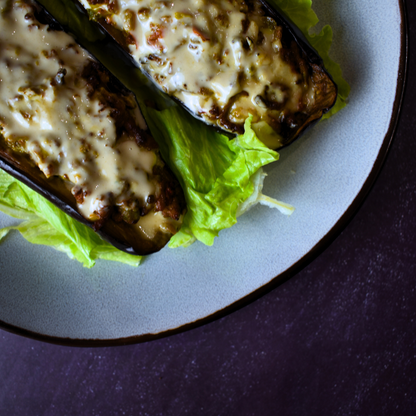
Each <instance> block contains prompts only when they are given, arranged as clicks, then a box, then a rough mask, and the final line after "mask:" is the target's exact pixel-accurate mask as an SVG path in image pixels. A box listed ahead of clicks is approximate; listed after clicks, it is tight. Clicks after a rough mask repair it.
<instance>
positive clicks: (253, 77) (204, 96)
mask: <svg viewBox="0 0 416 416" xmlns="http://www.w3.org/2000/svg"><path fill="white" fill-rule="evenodd" d="M80 2H81V3H82V4H83V6H84V7H85V8H86V9H87V10H89V12H90V13H91V14H92V16H93V17H94V18H96V19H99V18H104V19H105V21H106V23H107V24H110V25H112V26H114V27H116V28H117V29H119V30H121V31H123V32H124V33H125V35H126V40H127V43H129V49H130V53H131V55H132V56H133V57H134V58H135V60H136V61H137V62H138V64H139V65H140V66H141V68H142V69H143V70H144V71H145V72H147V73H148V74H150V75H151V77H152V78H153V79H154V80H155V82H156V83H157V84H158V85H159V86H160V88H161V89H163V90H164V91H165V92H167V93H168V94H170V95H173V96H175V97H176V98H178V99H179V100H181V101H182V102H183V103H184V104H185V105H186V106H187V107H188V108H189V109H190V110H191V111H192V112H193V113H195V114H198V115H200V116H201V117H202V118H203V119H204V120H205V121H206V122H208V123H210V124H220V125H221V123H222V124H223V125H222V126H221V127H223V128H225V129H229V130H233V127H230V128H227V125H226V124H227V123H226V122H225V124H224V120H222V121H221V120H218V112H220V113H224V112H225V113H226V114H227V120H228V121H230V122H231V124H232V123H239V124H242V123H243V122H244V120H245V119H246V118H247V117H248V114H249V113H251V114H252V115H253V116H254V122H259V121H261V120H262V119H263V118H264V119H265V121H267V122H268V121H269V120H268V119H267V118H266V113H267V112H269V113H270V111H275V113H276V114H274V117H276V118H277V117H279V114H280V111H281V109H282V108H283V107H284V109H285V110H286V111H289V112H291V113H295V112H297V111H300V110H304V109H305V108H308V107H311V106H312V105H313V103H314V94H315V92H314V87H313V85H312V84H311V83H305V82H304V80H303V79H302V76H301V74H300V73H299V71H296V70H294V69H293V67H292V66H291V65H290V63H288V62H287V59H285V58H284V56H283V54H282V53H280V52H281V50H282V43H281V28H280V27H278V26H277V24H276V22H275V21H274V20H273V19H272V18H270V17H266V16H265V15H264V11H263V9H262V6H261V4H260V3H259V2H258V1H251V2H250V5H251V6H252V7H251V9H250V10H248V9H247V6H245V3H244V2H243V1H242V0H210V1H208V0H171V1H155V0H122V1H121V0H102V1H96V0H94V1H92V0H80ZM97 3H98V4H97ZM100 3H101V4H100ZM245 9H247V10H245ZM242 10H244V12H242ZM270 103H272V104H270ZM276 110H277V111H276Z"/></svg>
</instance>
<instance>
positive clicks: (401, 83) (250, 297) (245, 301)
mask: <svg viewBox="0 0 416 416" xmlns="http://www.w3.org/2000/svg"><path fill="white" fill-rule="evenodd" d="M398 2H399V8H400V15H401V36H400V39H401V47H400V59H399V70H398V78H397V88H396V96H395V99H394V104H393V110H392V113H391V118H390V123H389V128H388V130H387V133H386V135H385V137H384V139H383V143H382V145H381V147H380V150H379V152H378V155H377V157H376V159H375V161H374V165H373V167H372V169H371V171H370V173H369V175H368V176H367V178H366V180H365V182H364V184H363V186H362V187H361V189H360V191H359V192H358V193H357V195H356V197H355V198H354V200H353V201H352V202H351V204H350V205H349V207H348V208H347V209H346V210H345V212H344V213H343V215H342V216H341V217H340V218H339V219H338V221H337V222H336V223H335V224H334V226H333V227H332V228H331V229H330V230H329V231H328V232H327V233H326V234H325V235H324V236H323V237H322V238H321V239H320V240H319V241H318V242H317V243H316V244H315V245H314V246H313V247H312V248H311V249H310V250H309V251H308V253H306V254H305V255H304V256H303V257H301V258H300V259H299V260H298V261H297V262H296V263H294V264H292V265H291V266H290V267H289V268H288V269H287V270H285V271H284V272H282V273H280V274H279V275H277V276H275V277H274V278H273V279H271V280H270V281H269V282H268V283H266V284H264V285H263V286H260V287H259V288H257V289H256V290H254V291H252V292H250V293H248V294H246V295H245V296H243V297H242V298H240V299H238V300H236V301H235V302H233V303H231V304H230V305H227V306H226V307H224V308H222V309H219V310H217V311H215V312H214V313H212V314H210V315H208V316H205V317H203V318H200V319H197V320H196V321H193V322H189V323H186V324H184V325H180V326H178V327H176V328H172V329H168V330H165V331H161V332H157V333H148V334H142V335H132V336H129V337H122V338H110V339H98V338H91V339H83V338H65V337H57V336H52V335H45V334H41V333H38V332H35V331H31V330H28V329H25V328H21V327H19V326H16V325H12V324H9V323H7V322H4V321H2V320H1V319H0V329H2V330H4V331H7V332H10V333H13V334H16V335H20V336H23V337H26V338H31V339H34V340H36V341H42V342H46V343H49V344H55V345H62V346H69V347H85V348H91V347H109V346H122V345H131V344H139V343H144V342H149V341H153V340H157V339H161V338H166V337H169V336H172V335H175V334H179V333H182V332H185V331H188V330H191V329H195V328H198V327H201V326H203V325H206V324H209V323H211V322H213V321H215V320H217V319H219V318H222V317H224V316H226V315H229V314H231V313H233V312H235V311H237V310H239V309H241V308H243V307H245V306H247V305H249V304H250V303H252V302H254V301H256V300H257V299H259V298H260V297H262V296H264V295H265V294H267V293H269V292H271V291H272V290H273V289H275V288H277V287H278V286H280V285H281V284H283V283H284V282H286V281H287V280H289V279H290V278H292V277H293V276H295V275H296V274H297V273H299V272H300V271H301V270H302V269H304V268H305V267H306V266H308V265H309V264H310V263H311V262H312V261H313V260H315V259H316V258H317V257H318V256H319V255H320V254H321V253H323V252H324V251H325V249H326V248H328V247H329V246H330V245H331V243H332V242H333V241H334V240H335V239H336V238H337V237H338V236H339V235H340V234H341V232H342V231H343V230H344V229H345V228H346V226H347V225H348V224H349V223H350V221H351V220H352V219H353V218H354V216H355V215H356V214H357V212H358V211H359V209H360V208H361V206H362V205H363V203H364V201H365V199H366V198H367V196H368V195H369V193H370V191H371V189H372V187H373V186H374V184H375V182H376V180H377V178H378V176H379V174H380V172H381V169H382V167H383V166H384V162H385V160H386V158H387V156H388V153H389V151H390V148H391V144H392V142H393V139H394V136H395V133H396V130H397V126H398V123H399V119H400V114H401V109H402V105H403V97H404V94H405V86H406V80H407V74H408V58H409V57H408V54H409V33H408V21H407V10H406V3H405V0H398Z"/></svg>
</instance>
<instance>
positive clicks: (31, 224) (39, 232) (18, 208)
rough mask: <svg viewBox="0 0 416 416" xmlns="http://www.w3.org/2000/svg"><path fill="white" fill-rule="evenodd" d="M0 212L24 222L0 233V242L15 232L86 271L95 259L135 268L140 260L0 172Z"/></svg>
mask: <svg viewBox="0 0 416 416" xmlns="http://www.w3.org/2000/svg"><path fill="white" fill-rule="evenodd" d="M0 210H1V211H3V212H5V213H6V214H8V215H10V216H12V217H14V218H18V219H22V220H24V221H23V222H21V223H20V224H18V225H16V226H11V227H6V228H3V229H2V230H0V240H1V239H2V238H3V237H5V236H6V235H7V234H8V233H9V232H10V231H12V230H17V231H19V232H20V233H21V234H22V236H23V237H24V238H25V239H26V240H28V241H29V242H30V243H33V244H42V245H46V246H50V247H53V248H55V249H56V250H59V251H62V252H64V253H66V254H67V255H68V256H69V257H70V258H72V259H75V260H78V261H79V262H81V263H82V264H83V265H84V266H85V267H88V268H90V267H92V266H94V264H95V261H96V260H97V259H105V260H112V261H119V262H121V263H125V264H129V265H131V266H138V265H139V264H140V261H141V258H140V257H138V256H133V255H131V254H127V253H124V252H122V251H120V250H118V249H116V248H115V247H113V246H112V245H111V244H109V243H107V242H105V241H103V240H102V239H101V238H100V237H99V236H98V234H96V233H95V232H94V231H92V230H91V229H90V228H89V227H87V226H85V225H83V224H81V223H79V222H78V221H76V220H74V219H73V218H71V217H70V216H68V215H67V214H65V213H64V212H63V211H61V210H60V209H59V208H57V207H56V206H55V205H53V204H52V203H51V202H49V201H48V200H46V199H45V198H43V197H42V196H40V195H39V194H38V193H37V192H35V191H33V190H32V189H30V188H29V187H27V186H26V185H24V184H22V183H21V182H19V181H18V180H17V179H14V178H13V177H12V176H10V175H8V174H7V173H6V172H4V171H3V170H1V169H0Z"/></svg>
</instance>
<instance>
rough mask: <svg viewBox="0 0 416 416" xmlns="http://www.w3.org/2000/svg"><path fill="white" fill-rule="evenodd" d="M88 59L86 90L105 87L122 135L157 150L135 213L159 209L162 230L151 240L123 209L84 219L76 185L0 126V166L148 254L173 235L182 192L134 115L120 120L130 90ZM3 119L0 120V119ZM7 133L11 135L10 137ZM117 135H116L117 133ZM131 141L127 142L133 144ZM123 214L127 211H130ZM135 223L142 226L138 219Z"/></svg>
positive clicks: (114, 239) (47, 19) (40, 11)
mask: <svg viewBox="0 0 416 416" xmlns="http://www.w3.org/2000/svg"><path fill="white" fill-rule="evenodd" d="M23 3H24V4H27V5H29V6H30V7H32V10H33V12H34V13H33V16H34V18H35V20H36V21H37V22H39V23H41V24H43V25H48V26H49V27H48V31H60V30H62V27H61V26H60V25H59V23H58V22H56V21H55V20H54V18H53V17H52V16H51V15H49V13H48V12H47V11H46V10H45V9H44V8H43V7H42V6H40V5H39V4H37V5H36V6H35V4H34V3H33V2H32V1H30V0H28V1H24V2H23ZM32 18H33V17H31V13H28V14H27V15H26V16H25V19H32ZM35 24H36V23H35ZM63 46H65V45H63ZM42 53H43V52H42ZM90 62H91V65H89V66H88V71H89V72H88V73H87V74H84V73H83V75H82V76H83V77H84V76H85V79H86V82H87V84H86V85H87V88H88V89H89V94H90V95H91V96H93V95H94V94H95V93H96V90H100V91H104V93H103V94H102V96H101V97H100V99H103V97H104V98H105V97H107V98H108V100H109V101H115V102H116V103H115V104H114V105H113V107H111V106H110V107H105V106H106V105H107V104H108V103H107V102H103V101H101V105H102V106H103V109H105V110H106V111H109V112H111V117H112V119H113V120H114V121H113V122H114V124H115V126H116V129H119V128H120V129H122V131H123V132H122V133H121V134H124V135H125V134H126V133H131V134H132V135H133V138H134V141H135V142H136V143H137V146H138V147H139V148H140V149H144V150H146V151H147V152H150V151H152V152H154V154H155V158H156V163H155V165H153V174H154V175H155V178H157V181H158V182H157V184H158V188H157V191H156V194H155V195H153V196H152V197H151V201H149V200H150V197H148V201H147V202H145V203H146V204H147V205H144V206H142V207H141V208H140V207H139V212H140V214H139V215H146V214H147V213H149V212H150V214H152V213H153V212H161V213H162V214H163V217H164V218H165V219H166V222H165V220H164V222H163V224H164V226H163V231H162V229H161V228H157V231H156V232H155V233H154V235H153V236H152V237H151V238H149V237H148V236H146V235H145V233H144V232H142V231H141V230H140V228H139V227H138V226H136V225H135V223H136V222H137V220H134V219H133V220H132V219H130V220H126V219H125V218H124V217H123V215H124V214H125V212H121V213H120V212H119V211H117V209H119V208H111V210H112V211H111V213H110V214H111V215H107V216H106V217H105V218H100V219H99V220H98V221H91V218H90V219H89V218H86V217H85V216H84V215H85V214H84V215H82V214H81V213H80V209H79V205H78V203H79V201H77V196H76V195H74V192H73V190H74V188H72V192H71V186H72V185H73V184H72V185H71V183H69V182H68V181H67V180H64V179H62V178H61V177H60V176H58V175H54V174H52V175H50V176H49V177H46V176H45V174H44V172H42V171H41V170H40V168H39V167H38V166H37V164H36V163H35V162H34V160H33V158H32V157H31V156H29V154H28V153H26V152H24V151H22V150H21V149H16V148H14V147H13V146H11V139H10V138H7V136H6V135H5V130H4V129H3V130H2V128H0V168H1V169H3V170H4V171H6V172H7V173H9V174H10V175H12V176H14V177H15V178H16V179H18V180H19V181H21V182H22V183H24V184H26V185H27V186H29V187H30V188H31V189H33V190H34V191H36V192H38V193H39V194H40V195H42V196H43V197H45V198H46V199H48V200H49V201H50V202H52V203H53V204H55V205H56V206H57V207H58V208H60V209H61V210H62V211H64V212H65V213H67V214H68V215H70V216H71V217H73V218H74V219H76V220H77V221H79V222H81V223H82V224H84V225H86V226H88V227H90V228H92V229H93V230H94V231H96V232H97V233H98V234H99V235H100V236H101V237H102V238H103V239H104V240H105V241H107V242H109V243H111V244H112V245H114V246H115V247H116V248H118V249H120V250H122V251H124V252H127V253H130V254H135V255H147V254H151V253H154V252H156V251H159V250H160V249H161V248H163V247H164V246H165V245H166V244H167V242H168V241H169V239H170V237H171V236H172V234H174V233H175V232H176V231H177V230H178V229H179V228H180V225H181V222H182V218H183V215H184V213H185V212H186V206H185V199H184V195H183V191H182V189H181V187H180V185H179V182H178V181H177V179H176V178H175V177H174V175H173V173H172V172H171V171H170V170H169V168H168V167H167V166H166V165H165V164H164V163H163V161H162V160H161V158H160V156H157V155H159V152H158V149H157V144H156V142H155V141H154V139H153V138H152V137H151V136H150V135H149V134H148V133H147V132H146V131H143V130H142V129H141V128H139V127H138V124H134V122H133V121H132V116H128V115H126V116H125V117H124V118H123V112H122V111H120V108H119V107H120V106H119V105H118V104H117V103H119V102H120V101H121V100H123V99H125V100H127V101H126V102H127V103H131V102H132V101H134V96H133V94H132V93H130V92H129V91H128V90H126V89H125V88H124V87H123V86H122V85H121V83H120V82H119V81H118V80H116V79H115V78H114V77H113V76H112V75H111V74H110V73H109V72H108V71H107V70H106V69H104V68H103V67H102V66H101V65H100V64H99V63H98V62H97V61H94V60H93V59H92V58H91V61H90ZM84 69H85V68H84ZM64 75H65V72H62V71H58V74H57V77H56V79H53V81H52V83H51V85H53V82H58V83H59V82H61V83H62V84H65V79H64V78H65V77H64ZM103 80H104V81H103ZM35 88H36V87H35ZM106 88H109V89H106ZM129 100H130V101H129ZM126 105H127V104H126ZM129 111H130V110H129ZM126 114H127V112H126ZM128 114H130V113H128ZM126 117H127V118H126ZM3 121H4V120H3ZM1 122H2V119H1V118H0V123H1ZM123 123H124V124H125V125H123ZM0 127H1V126H0ZM11 137H12V138H13V135H12V136H11ZM117 137H119V135H118V134H117ZM134 141H132V142H129V143H134ZM128 202H130V201H128ZM123 204H124V201H121V203H120V201H119V204H118V207H119V206H122V207H123ZM146 207H153V208H149V209H152V211H148V212H144V211H143V210H145V208H146ZM114 209H115V210H116V211H114ZM153 210H154V211H153ZM126 212H127V213H128V214H129V213H130V212H129V211H126ZM122 214H123V215H122ZM139 221H140V219H139ZM138 225H140V222H139V223H138Z"/></svg>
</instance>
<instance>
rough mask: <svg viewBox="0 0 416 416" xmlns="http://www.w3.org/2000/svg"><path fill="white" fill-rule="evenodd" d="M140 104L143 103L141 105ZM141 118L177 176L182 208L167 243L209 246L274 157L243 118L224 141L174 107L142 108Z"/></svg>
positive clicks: (228, 224)
mask: <svg viewBox="0 0 416 416" xmlns="http://www.w3.org/2000/svg"><path fill="white" fill-rule="evenodd" d="M144 108H145V107H144ZM144 113H145V118H146V120H147V122H148V124H149V127H150V130H151V131H152V134H153V136H154V137H155V138H156V140H157V141H158V143H159V146H160V148H161V152H162V156H163V158H164V160H165V161H166V162H167V163H168V164H169V165H170V166H171V167H172V170H173V171H174V173H175V174H176V176H177V177H178V178H179V180H180V182H181V185H182V188H183V190H184V193H185V198H186V202H187V206H188V212H187V213H186V215H185V218H184V224H183V226H182V228H181V230H180V231H179V232H178V233H177V234H176V235H175V236H173V237H172V239H171V241H170V244H169V246H170V247H178V246H188V245H189V244H191V243H192V242H193V241H195V239H196V240H199V241H201V242H203V243H204V244H207V245H212V244H213V242H214V238H215V237H216V236H218V232H219V231H221V230H223V229H225V228H229V227H231V226H232V225H234V224H235V223H236V222H237V209H238V207H239V206H240V205H241V204H242V203H243V202H244V201H245V200H246V199H247V198H248V197H249V196H250V195H251V194H252V193H253V191H254V185H253V182H252V180H251V178H252V176H253V175H254V174H255V173H256V172H257V171H258V170H259V169H260V168H261V167H262V166H265V165H267V164H269V163H271V162H274V161H276V160H278V158H279V154H278V153H277V152H275V151H273V150H270V149H269V148H268V147H266V146H265V145H264V144H263V143H262V142H261V141H260V140H259V139H258V138H257V137H256V135H255V133H254V131H253V130H252V129H251V119H252V117H250V118H249V119H247V121H246V123H245V133H244V134H243V135H240V136H237V137H236V138H235V139H233V140H230V139H229V138H228V137H226V136H224V135H222V134H220V133H217V132H216V131H215V130H214V129H211V128H208V127H206V126H204V125H202V123H201V122H199V121H198V120H196V119H195V118H193V117H191V116H190V115H188V114H187V113H184V110H182V109H181V108H179V107H172V108H168V109H166V110H163V111H157V110H152V109H149V108H147V109H145V110H144Z"/></svg>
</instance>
